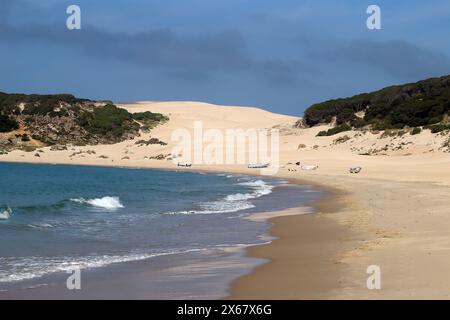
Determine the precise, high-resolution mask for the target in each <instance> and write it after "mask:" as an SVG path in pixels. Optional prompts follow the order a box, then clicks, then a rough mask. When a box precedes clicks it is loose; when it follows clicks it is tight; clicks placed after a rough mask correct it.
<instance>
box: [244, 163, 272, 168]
mask: <svg viewBox="0 0 450 320" xmlns="http://www.w3.org/2000/svg"><path fill="white" fill-rule="evenodd" d="M269 164H270V163H251V164H249V165H248V168H251V169H260V168H267V167H268V166H269Z"/></svg>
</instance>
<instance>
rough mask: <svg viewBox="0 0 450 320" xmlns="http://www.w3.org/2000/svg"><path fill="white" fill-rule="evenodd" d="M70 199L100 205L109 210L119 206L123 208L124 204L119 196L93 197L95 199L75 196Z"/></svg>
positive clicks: (95, 205)
mask: <svg viewBox="0 0 450 320" xmlns="http://www.w3.org/2000/svg"><path fill="white" fill-rule="evenodd" d="M70 201H73V202H77V203H81V204H88V205H91V206H93V207H98V208H102V209H107V210H117V209H119V208H123V207H124V206H123V204H122V203H121V202H120V199H119V197H110V196H106V197H102V198H93V199H85V198H75V199H70Z"/></svg>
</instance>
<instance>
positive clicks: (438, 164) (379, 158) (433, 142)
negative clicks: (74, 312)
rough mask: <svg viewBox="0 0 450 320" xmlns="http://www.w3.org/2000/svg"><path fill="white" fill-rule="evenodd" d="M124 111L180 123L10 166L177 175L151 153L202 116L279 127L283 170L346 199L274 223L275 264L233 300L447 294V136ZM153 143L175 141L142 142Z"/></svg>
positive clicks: (184, 109) (263, 250)
mask: <svg viewBox="0 0 450 320" xmlns="http://www.w3.org/2000/svg"><path fill="white" fill-rule="evenodd" d="M120 106H121V107H123V108H126V109H127V110H129V111H130V112H141V111H154V112H160V113H163V114H167V115H168V116H169V117H170V120H169V122H168V123H166V124H164V125H161V126H159V127H157V128H155V129H153V130H152V132H151V133H150V134H142V136H141V137H139V138H136V139H135V140H130V141H125V142H121V143H118V144H114V145H99V146H86V147H76V146H73V147H69V148H68V150H65V151H50V150H49V148H42V151H43V153H40V157H36V156H35V155H34V152H32V153H29V152H28V153H27V152H23V151H14V152H11V153H9V154H8V155H1V156H0V161H19V162H34V163H38V162H42V163H68V164H86V165H118V166H137V167H154V168H176V167H175V165H174V164H173V163H172V162H171V161H168V160H150V159H149V158H150V157H152V156H157V155H159V154H163V155H168V154H171V150H172V148H173V146H174V142H172V141H171V134H172V132H173V131H174V130H176V129H179V128H185V129H188V130H192V128H193V122H194V121H199V120H200V121H202V124H203V127H204V128H205V129H208V128H214V129H219V130H226V129H236V128H241V129H270V128H277V129H279V131H280V165H281V166H282V167H281V168H280V169H279V172H278V173H277V175H278V176H280V177H284V178H290V179H298V180H299V181H306V182H308V183H314V184H319V185H323V186H326V187H331V188H335V189H336V190H338V192H337V193H336V195H335V197H334V198H331V200H330V201H331V203H328V204H325V203H322V204H317V207H318V209H319V214H317V215H315V216H308V217H305V216H292V212H289V213H284V215H285V216H283V217H279V218H274V219H273V220H272V221H273V222H274V228H273V229H272V232H273V234H275V235H280V236H281V239H280V240H276V241H274V242H273V243H272V244H270V245H267V246H260V247H257V248H254V249H251V250H250V254H252V255H255V256H260V257H266V258H269V259H271V260H273V262H272V263H269V264H266V265H263V266H261V267H259V268H258V269H256V270H255V272H254V273H252V274H251V275H249V276H245V277H243V278H241V279H238V280H237V282H235V284H234V286H233V288H232V297H235V298H290V299H295V298H357V299H361V298H448V296H449V294H448V288H449V287H450V277H448V275H447V270H448V269H449V267H450V235H449V234H448V231H447V230H448V227H449V226H450V215H449V213H450V209H449V208H450V198H449V196H448V195H449V194H450V192H449V191H450V153H448V152H445V151H448V148H447V147H443V145H444V144H445V141H447V139H449V136H448V135H447V136H443V135H435V134H431V133H430V132H429V131H428V130H425V131H423V132H422V133H421V134H418V135H414V136H413V135H410V134H409V133H405V134H404V135H401V136H398V135H395V136H394V135H383V133H377V134H373V133H370V132H367V133H361V132H357V131H352V132H344V133H341V134H338V135H335V136H331V137H316V134H317V133H318V132H319V131H321V130H324V129H326V128H327V126H321V127H315V128H310V129H297V128H293V125H294V123H295V122H296V121H297V120H298V118H297V117H292V116H285V115H279V114H274V113H270V112H267V111H264V110H261V109H258V108H253V107H238V106H236V107H231V106H217V105H212V104H207V103H198V102H139V103H132V104H122V105H120ZM150 136H151V137H157V138H159V139H160V140H162V141H165V142H167V143H168V145H167V146H161V145H149V146H140V145H137V144H135V142H136V141H137V140H139V139H148V138H149V137H150ZM88 150H93V151H95V154H94V153H92V152H90V153H87V151H88ZM80 151H81V153H80ZM297 161H300V162H301V164H302V165H318V166H319V168H318V170H315V171H304V170H301V169H300V167H299V166H296V165H295V164H294V163H295V162H297ZM353 166H360V167H362V171H361V172H360V173H359V174H350V173H349V172H348V169H349V168H350V167H353ZM188 170H189V169H188ZM190 170H214V171H227V172H240V173H252V174H257V173H258V171H257V170H256V169H248V168H246V166H245V165H242V164H239V165H215V164H212V165H194V166H193V167H192V168H191V169H190ZM337 203H339V204H340V205H337ZM299 211H301V209H299ZM294 213H295V212H294ZM314 231H316V232H314ZM321 235H322V236H321ZM307 244H309V245H307ZM319 244H320V245H319ZM312 250H313V251H314V254H312ZM308 262H309V263H308ZM371 264H376V265H379V266H380V267H381V270H382V279H383V280H382V290H368V289H367V288H366V287H365V283H366V278H367V276H368V275H367V274H366V268H367V266H368V265H371ZM311 274H313V275H314V276H310V275H311ZM262 285H263V287H264V290H261V286H262Z"/></svg>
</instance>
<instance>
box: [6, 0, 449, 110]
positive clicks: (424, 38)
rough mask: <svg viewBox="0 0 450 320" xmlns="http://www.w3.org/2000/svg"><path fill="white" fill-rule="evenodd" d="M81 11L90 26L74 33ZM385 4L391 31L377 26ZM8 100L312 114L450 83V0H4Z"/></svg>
mask: <svg viewBox="0 0 450 320" xmlns="http://www.w3.org/2000/svg"><path fill="white" fill-rule="evenodd" d="M71 4H77V5H79V6H80V7H81V14H82V29H81V30H77V31H69V30H67V28H66V19H67V14H66V8H67V6H68V5H71ZM370 4H376V5H378V6H380V8H381V13H382V30H368V29H367V28H366V19H367V17H368V15H367V14H366V8H367V6H368V5H370ZM0 39H1V41H0V91H5V92H25V93H60V92H67V93H73V94H75V95H77V96H79V97H86V98H92V99H112V100H115V101H136V100H199V101H208V102H214V103H219V104H233V105H252V106H259V107H263V108H265V109H268V110H271V111H275V112H280V113H286V114H294V115H301V114H302V112H303V110H304V109H305V108H307V107H308V106H309V105H311V104H312V103H315V102H320V101H323V100H326V99H330V98H336V97H343V96H349V95H353V94H357V93H360V92H366V91H371V90H375V89H379V88H382V87H385V86H388V85H392V84H401V83H405V82H413V81H417V80H420V79H424V78H428V77H433V76H441V75H446V74H450V1H448V0H442V1H441V0H430V1H414V0H413V1H392V0H391V1H364V0H339V1H337V0H335V1H327V0H315V1H303V0H296V1H293V0H164V1H152V0H127V1H126V0H115V1H111V0H78V1H74V0H70V1H64V0H41V1H32V0H1V2H0Z"/></svg>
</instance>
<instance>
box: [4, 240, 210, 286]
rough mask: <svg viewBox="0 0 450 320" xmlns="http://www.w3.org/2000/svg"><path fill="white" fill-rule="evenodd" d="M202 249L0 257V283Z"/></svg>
mask: <svg viewBox="0 0 450 320" xmlns="http://www.w3.org/2000/svg"><path fill="white" fill-rule="evenodd" d="M204 250H207V249H206V248H201V249H186V250H172V251H166V252H157V253H131V254H128V255H99V256H85V257H54V258H44V257H27V258H14V257H8V258H1V257H0V266H1V267H2V268H0V283H5V282H16V281H22V280H30V279H35V278H39V277H42V276H44V275H47V274H51V273H56V272H67V271H69V270H73V268H80V269H92V268H100V267H104V266H107V265H110V264H113V263H121V262H131V261H138V260H145V259H150V258H154V257H160V256H167V255H174V254H182V253H189V252H198V251H204ZM6 270H7V271H6Z"/></svg>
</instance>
